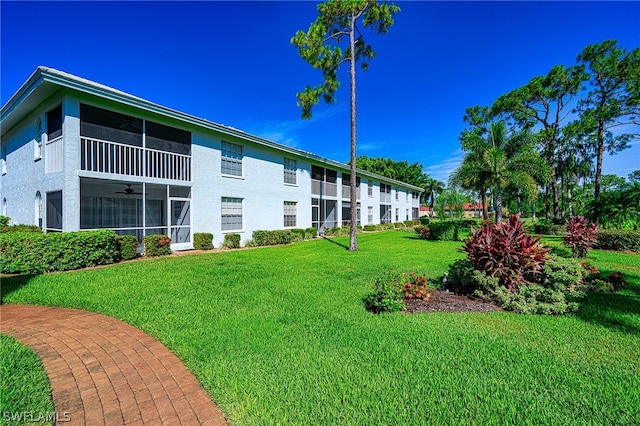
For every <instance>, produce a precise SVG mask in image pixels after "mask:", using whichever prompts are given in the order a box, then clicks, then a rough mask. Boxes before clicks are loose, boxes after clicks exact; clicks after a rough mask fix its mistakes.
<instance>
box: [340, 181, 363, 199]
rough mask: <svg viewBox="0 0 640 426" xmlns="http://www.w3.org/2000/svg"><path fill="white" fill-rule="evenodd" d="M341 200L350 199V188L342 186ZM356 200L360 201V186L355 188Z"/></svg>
mask: <svg viewBox="0 0 640 426" xmlns="http://www.w3.org/2000/svg"><path fill="white" fill-rule="evenodd" d="M342 198H344V199H346V200H349V199H351V187H350V186H345V185H342ZM356 199H357V200H359V199H360V186H359V185H358V187H357V188H356Z"/></svg>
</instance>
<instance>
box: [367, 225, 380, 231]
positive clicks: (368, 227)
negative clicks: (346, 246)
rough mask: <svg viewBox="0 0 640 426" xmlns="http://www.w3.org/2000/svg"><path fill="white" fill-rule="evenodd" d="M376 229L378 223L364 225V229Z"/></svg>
mask: <svg viewBox="0 0 640 426" xmlns="http://www.w3.org/2000/svg"><path fill="white" fill-rule="evenodd" d="M376 229H377V228H376V225H365V226H364V230H365V231H367V232H371V231H375V230H376Z"/></svg>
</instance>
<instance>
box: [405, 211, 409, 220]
mask: <svg viewBox="0 0 640 426" xmlns="http://www.w3.org/2000/svg"><path fill="white" fill-rule="evenodd" d="M405 216H406V218H405V220H409V209H407V214H406V215H405Z"/></svg>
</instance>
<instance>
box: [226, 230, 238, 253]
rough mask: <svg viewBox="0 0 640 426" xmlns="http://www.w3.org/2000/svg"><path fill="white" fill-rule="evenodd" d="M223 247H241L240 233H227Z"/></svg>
mask: <svg viewBox="0 0 640 426" xmlns="http://www.w3.org/2000/svg"><path fill="white" fill-rule="evenodd" d="M222 248H225V249H229V250H231V249H237V248H240V234H225V236H224V241H223V243H222Z"/></svg>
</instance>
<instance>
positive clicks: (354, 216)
mask: <svg viewBox="0 0 640 426" xmlns="http://www.w3.org/2000/svg"><path fill="white" fill-rule="evenodd" d="M355 26H356V16H355V15H352V16H351V29H350V31H349V44H350V46H351V58H350V60H349V66H350V67H349V68H350V69H349V73H350V74H351V164H350V166H351V188H350V190H351V191H350V200H351V229H350V238H349V250H350V251H358V197H357V196H356V191H357V180H358V178H357V177H356V41H355Z"/></svg>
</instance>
